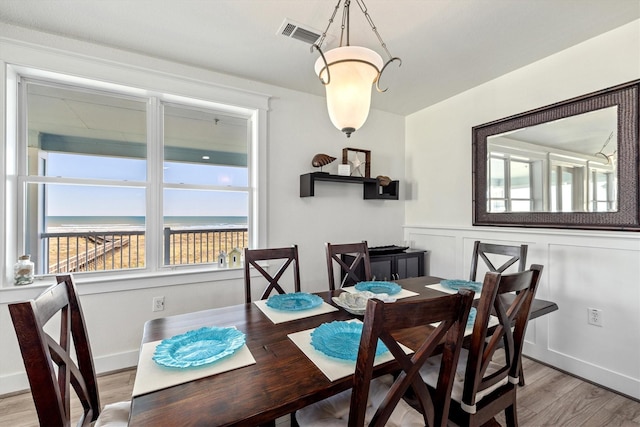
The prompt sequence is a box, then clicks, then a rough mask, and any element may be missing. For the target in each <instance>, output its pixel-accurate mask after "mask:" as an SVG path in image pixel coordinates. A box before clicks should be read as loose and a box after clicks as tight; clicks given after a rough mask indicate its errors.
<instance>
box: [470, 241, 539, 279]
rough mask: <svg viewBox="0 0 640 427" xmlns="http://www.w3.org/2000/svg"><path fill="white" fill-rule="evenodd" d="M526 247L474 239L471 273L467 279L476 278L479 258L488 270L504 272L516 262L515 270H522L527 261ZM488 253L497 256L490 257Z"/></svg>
mask: <svg viewBox="0 0 640 427" xmlns="http://www.w3.org/2000/svg"><path fill="white" fill-rule="evenodd" d="M527 248H528V246H527V245H499V244H493V243H482V242H481V241H480V240H476V241H475V242H474V244H473V254H472V256H471V274H470V275H469V280H471V281H475V280H476V276H477V272H478V261H479V260H480V259H482V260H483V261H484V264H485V265H486V267H487V269H488V270H489V271H493V272H498V273H504V272H505V271H506V270H507V269H508V268H509V267H511V266H512V265H513V264H515V263H516V262H517V263H518V270H517V271H518V272H520V271H524V269H525V267H526V263H527ZM489 255H498V256H499V257H491V258H490V257H489ZM505 256H506V257H508V259H505V258H504V257H505ZM494 263H495V264H494ZM496 265H497V267H496Z"/></svg>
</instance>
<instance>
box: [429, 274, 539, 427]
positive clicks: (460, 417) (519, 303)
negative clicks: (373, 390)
mask: <svg viewBox="0 0 640 427" xmlns="http://www.w3.org/2000/svg"><path fill="white" fill-rule="evenodd" d="M541 273H542V266H541V265H536V264H534V265H532V266H531V268H530V269H529V270H526V271H523V272H519V273H512V274H501V273H495V272H487V273H486V275H485V278H484V281H483V285H482V293H481V295H480V299H479V301H478V305H477V312H476V320H475V323H474V326H473V332H472V335H471V343H470V346H469V349H468V350H467V349H465V348H463V349H462V351H461V353H460V358H459V360H458V368H457V374H456V376H458V377H459V378H460V380H457V381H455V384H454V386H453V391H452V394H451V409H450V411H449V419H450V420H451V421H453V422H454V423H456V424H457V425H460V426H480V425H483V424H484V423H486V422H488V421H490V420H492V419H493V418H494V416H495V415H497V414H498V413H500V412H501V411H504V412H505V417H506V421H507V425H509V426H517V425H518V417H517V409H516V402H517V393H516V392H517V390H518V385H517V384H518V374H519V372H520V361H521V357H520V356H521V355H522V347H523V344H524V336H525V333H526V330H527V324H528V322H529V314H530V312H531V303H532V302H533V299H534V298H535V294H536V290H537V288H538V283H539V281H540V275H541ZM492 317H493V319H494V320H493V321H494V322H497V323H496V325H495V330H494V331H493V332H491V331H490V330H489V329H490V319H491V318H492ZM492 328H493V326H492ZM439 364H440V361H439V358H438V357H437V356H436V357H434V358H431V359H429V360H428V361H427V363H426V364H425V365H424V366H423V368H422V369H421V375H422V378H423V379H424V380H425V382H426V383H427V384H428V385H429V386H430V387H435V386H436V381H437V373H438V368H439Z"/></svg>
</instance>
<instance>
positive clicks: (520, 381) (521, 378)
mask: <svg viewBox="0 0 640 427" xmlns="http://www.w3.org/2000/svg"><path fill="white" fill-rule="evenodd" d="M518 385H519V386H520V387H524V366H522V354H521V355H520V372H518Z"/></svg>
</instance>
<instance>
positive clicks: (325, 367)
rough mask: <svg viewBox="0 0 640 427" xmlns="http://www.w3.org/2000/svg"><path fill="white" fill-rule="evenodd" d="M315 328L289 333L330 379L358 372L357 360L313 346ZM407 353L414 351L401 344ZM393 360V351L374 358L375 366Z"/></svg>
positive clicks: (333, 379) (356, 320)
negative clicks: (312, 333)
mask: <svg viewBox="0 0 640 427" xmlns="http://www.w3.org/2000/svg"><path fill="white" fill-rule="evenodd" d="M349 322H359V323H362V322H361V321H360V320H358V319H353V320H349ZM314 329H315V328H313V329H307V330H306V331H300V332H296V333H293V334H289V335H287V336H288V337H289V339H290V340H291V341H293V343H294V344H295V345H297V346H298V348H300V350H302V352H303V353H304V354H305V355H306V356H307V357H308V358H309V359H310V360H311V361H312V362H313V363H314V364H315V365H316V366H317V367H318V368H319V369H320V370H321V371H322V373H323V374H324V375H325V376H326V377H327V378H328V379H329V381H335V380H338V379H340V378H344V377H346V376H349V375H353V374H354V373H355V372H356V361H355V360H342V359H338V358H335V357H329V356H327V355H325V354H323V353H321V352H319V351H318V350H316V349H315V348H313V346H311V332H313V331H314ZM400 346H401V347H402V349H403V350H404V352H405V353H406V354H409V353H413V350H411V349H410V348H408V347H406V346H404V345H402V344H400ZM390 360H393V355H392V354H391V352H389V351H388V352H386V353H384V354H381V355H380V356H378V357H376V358H375V359H374V363H373V365H374V366H377V365H380V364H381V363H384V362H388V361H390Z"/></svg>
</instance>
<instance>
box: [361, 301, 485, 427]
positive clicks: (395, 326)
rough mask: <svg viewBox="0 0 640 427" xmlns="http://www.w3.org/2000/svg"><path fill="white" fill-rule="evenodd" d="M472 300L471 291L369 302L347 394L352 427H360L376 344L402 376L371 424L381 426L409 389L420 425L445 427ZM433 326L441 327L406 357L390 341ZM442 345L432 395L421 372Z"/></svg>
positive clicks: (397, 346)
mask: <svg viewBox="0 0 640 427" xmlns="http://www.w3.org/2000/svg"><path fill="white" fill-rule="evenodd" d="M473 295H474V293H473V292H472V291H470V290H461V291H460V292H459V293H458V294H454V295H448V296H444V297H440V298H434V299H427V300H420V301H398V302H395V303H384V302H382V301H380V300H378V299H371V300H369V301H368V302H367V309H366V312H365V316H364V326H363V332H362V337H361V341H360V348H359V352H358V359H357V361H356V371H355V375H354V385H353V393H352V395H351V408H350V413H349V425H350V426H360V425H364V421H365V413H366V407H367V397H368V395H369V384H370V381H371V379H372V376H373V363H374V359H375V352H376V346H377V345H378V344H377V343H378V340H381V341H382V342H383V343H384V344H385V345H386V346H387V348H388V349H389V351H390V352H391V354H392V355H393V357H394V359H395V360H396V362H397V363H398V365H399V367H400V369H401V372H400V374H399V375H398V376H397V377H396V379H395V381H394V382H393V384H392V385H391V388H390V390H389V392H388V393H387V395H386V396H385V398H384V400H383V401H382V403H381V404H380V406H379V407H378V408H377V411H376V413H375V415H374V416H373V418H372V420H371V423H370V425H375V426H384V425H385V424H386V422H387V421H388V419H389V418H390V416H391V414H392V413H393V411H394V409H395V407H396V405H397V404H398V402H399V401H400V399H402V398H403V396H405V393H406V392H407V390H408V389H409V388H410V387H411V389H412V390H413V391H414V392H415V395H416V398H417V406H418V407H419V408H420V409H421V412H422V415H423V419H424V424H425V425H427V426H444V425H446V421H447V415H448V411H449V404H450V400H451V388H452V386H453V381H454V373H455V367H456V365H457V361H458V356H459V354H460V348H461V345H462V338H463V336H464V330H465V326H466V322H467V317H468V314H469V310H470V309H471V305H472V302H473ZM436 322H440V323H439V325H438V326H437V327H435V328H434V331H433V332H432V333H431V334H427V335H426V336H424V341H423V342H422V344H421V345H420V346H419V347H418V348H417V349H415V352H413V353H411V354H408V355H407V354H405V352H404V351H403V350H402V348H401V347H400V346H399V345H398V343H397V342H396V340H395V339H394V337H393V333H394V332H397V331H400V330H403V329H409V328H413V327H416V326H424V325H430V324H432V323H436ZM440 345H442V346H443V361H444V363H443V364H442V366H441V369H440V375H439V379H438V386H437V388H436V390H435V391H434V392H433V393H431V392H429V390H428V388H427V386H426V384H425V383H424V381H423V380H422V377H421V376H420V372H419V371H420V368H421V366H422V365H423V364H424V362H425V361H426V360H427V358H428V357H429V356H431V355H432V354H433V353H434V352H435V351H436V348H437V347H439V346H440Z"/></svg>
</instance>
